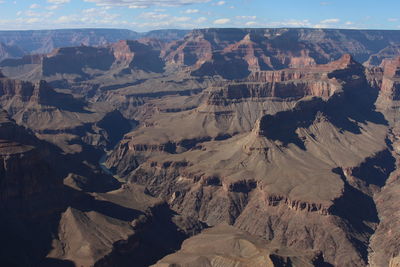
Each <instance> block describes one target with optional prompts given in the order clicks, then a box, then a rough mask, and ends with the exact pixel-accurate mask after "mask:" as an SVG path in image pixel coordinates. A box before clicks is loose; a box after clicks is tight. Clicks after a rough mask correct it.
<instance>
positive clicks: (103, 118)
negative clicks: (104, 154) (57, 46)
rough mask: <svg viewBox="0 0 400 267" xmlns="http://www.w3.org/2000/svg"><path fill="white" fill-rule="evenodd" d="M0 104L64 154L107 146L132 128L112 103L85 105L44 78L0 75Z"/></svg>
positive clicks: (101, 148)
mask: <svg viewBox="0 0 400 267" xmlns="http://www.w3.org/2000/svg"><path fill="white" fill-rule="evenodd" d="M0 105H1V106H2V108H3V109H5V110H7V111H8V112H9V114H10V115H11V116H12V117H13V118H14V119H15V120H16V121H17V122H18V123H20V124H21V125H24V126H26V127H27V128H29V129H31V130H33V131H34V132H35V133H36V134H37V135H38V136H39V137H40V138H42V139H45V140H47V141H50V142H52V143H54V144H56V145H57V146H59V147H60V148H62V149H63V150H64V151H65V152H67V153H83V154H85V153H89V154H90V153H93V150H96V149H98V150H100V151H102V150H103V149H109V148H111V147H113V145H115V143H116V142H117V141H118V140H119V138H121V137H122V135H123V134H124V133H126V132H127V131H129V130H130V128H131V124H130V122H129V121H128V120H127V119H125V118H124V117H123V116H122V114H121V113H120V112H118V111H116V110H115V109H113V107H112V106H110V105H106V104H88V103H86V102H85V101H83V100H82V99H76V98H74V97H73V96H72V95H70V94H65V93H58V92H56V91H55V90H54V89H53V88H52V87H51V86H49V84H48V83H46V82H45V81H38V82H35V83H31V82H25V81H21V80H13V79H9V78H6V77H4V76H3V77H1V78H0ZM109 120H112V121H113V125H110V123H109V122H108V121H109ZM88 146H93V147H94V148H90V147H88ZM92 156H93V154H92ZM98 157H99V156H98Z"/></svg>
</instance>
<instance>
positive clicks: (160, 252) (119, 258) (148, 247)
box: [94, 204, 205, 267]
mask: <svg viewBox="0 0 400 267" xmlns="http://www.w3.org/2000/svg"><path fill="white" fill-rule="evenodd" d="M151 214H152V216H151V217H150V218H149V220H150V221H148V222H146V224H145V225H144V226H143V227H142V228H141V229H140V230H139V231H138V232H137V234H136V235H134V236H132V237H131V238H130V239H129V240H127V241H124V242H118V243H116V244H115V245H114V249H113V251H112V253H110V254H109V255H107V256H106V257H104V258H103V259H101V260H99V261H98V262H97V263H96V264H95V265H94V266H95V267H107V266H111V265H112V266H120V267H130V266H132V263H133V262H134V263H135V266H136V267H146V266H150V265H152V264H155V263H156V262H157V261H158V260H160V259H162V258H163V257H165V256H166V255H168V254H171V253H174V252H175V251H177V250H179V249H180V247H181V244H182V242H183V241H184V240H185V239H186V238H188V237H189V236H188V234H186V233H185V232H183V231H181V230H180V229H179V226H177V225H176V224H175V223H174V222H173V217H174V216H176V215H177V214H176V213H175V212H174V211H172V210H171V209H170V208H169V207H168V205H167V204H164V205H159V206H156V207H154V208H152V209H151ZM202 227H203V228H205V225H203V226H202ZM132 248H134V249H132Z"/></svg>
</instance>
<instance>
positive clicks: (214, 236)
mask: <svg viewBox="0 0 400 267" xmlns="http://www.w3.org/2000/svg"><path fill="white" fill-rule="evenodd" d="M217 264H218V265H219V266H224V267H230V266H238V265H243V266H266V267H275V266H285V265H287V264H290V265H291V266H304V267H309V266H320V265H322V264H324V262H323V259H322V257H321V254H320V253H318V252H317V251H315V252H303V251H290V250H283V251H280V250H279V249H276V248H274V247H273V246H268V244H267V242H265V241H264V240H262V239H259V238H257V237H255V236H251V235H249V234H248V233H246V232H243V231H240V230H238V229H235V228H234V227H231V226H228V225H218V226H216V227H214V228H212V229H207V230H205V231H204V232H202V233H201V234H199V235H197V236H195V237H192V238H190V239H188V240H186V241H185V242H184V243H183V244H182V248H181V249H180V250H179V251H178V252H176V253H174V254H172V255H168V256H167V257H165V258H163V259H161V260H160V261H159V262H158V263H157V264H155V265H152V266H154V267H157V266H160V267H161V266H176V265H178V266H207V267H209V266H210V267H211V266H215V265H217Z"/></svg>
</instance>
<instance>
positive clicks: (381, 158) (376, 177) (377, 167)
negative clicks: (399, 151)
mask: <svg viewBox="0 0 400 267" xmlns="http://www.w3.org/2000/svg"><path fill="white" fill-rule="evenodd" d="M395 168H396V159H395V158H394V157H393V156H392V154H391V153H390V151H389V150H384V151H381V152H379V153H378V154H376V155H375V156H374V157H371V158H367V159H366V160H365V161H364V162H363V163H362V164H361V165H360V166H358V167H356V168H354V169H353V170H352V175H353V176H354V177H357V178H358V179H360V180H362V181H364V182H365V183H366V185H367V186H368V185H371V184H373V185H377V186H379V187H382V186H384V185H385V184H386V180H387V179H388V178H389V175H390V173H391V172H392V171H394V170H395Z"/></svg>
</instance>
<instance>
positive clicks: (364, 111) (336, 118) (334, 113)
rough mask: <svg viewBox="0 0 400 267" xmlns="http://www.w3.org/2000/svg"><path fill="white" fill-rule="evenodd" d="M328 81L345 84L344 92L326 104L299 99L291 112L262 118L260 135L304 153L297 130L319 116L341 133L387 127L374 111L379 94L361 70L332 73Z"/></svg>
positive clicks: (382, 117) (312, 99)
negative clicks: (379, 126)
mask: <svg viewBox="0 0 400 267" xmlns="http://www.w3.org/2000/svg"><path fill="white" fill-rule="evenodd" d="M330 78H336V79H338V80H342V81H344V87H343V92H340V93H336V94H335V95H333V96H332V97H330V98H329V99H328V100H327V101H324V100H322V99H321V98H318V97H313V98H311V99H302V100H300V101H299V102H297V103H296V106H295V107H294V108H293V109H292V110H288V111H282V112H278V113H276V114H274V115H265V116H264V117H263V118H262V119H261V122H260V130H261V131H262V133H263V135H264V136H265V137H267V138H269V139H271V140H274V141H276V140H278V141H280V142H282V143H283V145H284V146H287V145H288V144H290V143H292V144H295V145H297V146H298V147H299V148H301V149H303V150H305V149H306V147H305V145H304V140H302V139H301V138H300V137H299V136H298V134H297V133H296V130H297V129H298V128H308V127H309V126H311V125H312V124H313V123H314V121H315V120H316V118H317V114H318V113H320V115H322V116H324V117H325V118H327V119H328V120H329V122H331V123H332V124H333V125H334V126H335V127H337V128H338V129H339V130H340V131H347V132H351V133H353V134H361V129H362V126H363V124H366V123H368V122H372V123H375V124H381V125H387V124H388V122H387V121H386V119H385V117H384V115H383V114H382V113H380V112H377V111H375V101H376V99H377V97H378V93H379V92H378V90H377V89H376V88H371V87H370V86H369V84H368V82H367V80H366V78H365V75H364V72H363V70H362V69H356V70H355V71H349V70H340V71H334V72H332V73H331V74H330Z"/></svg>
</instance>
